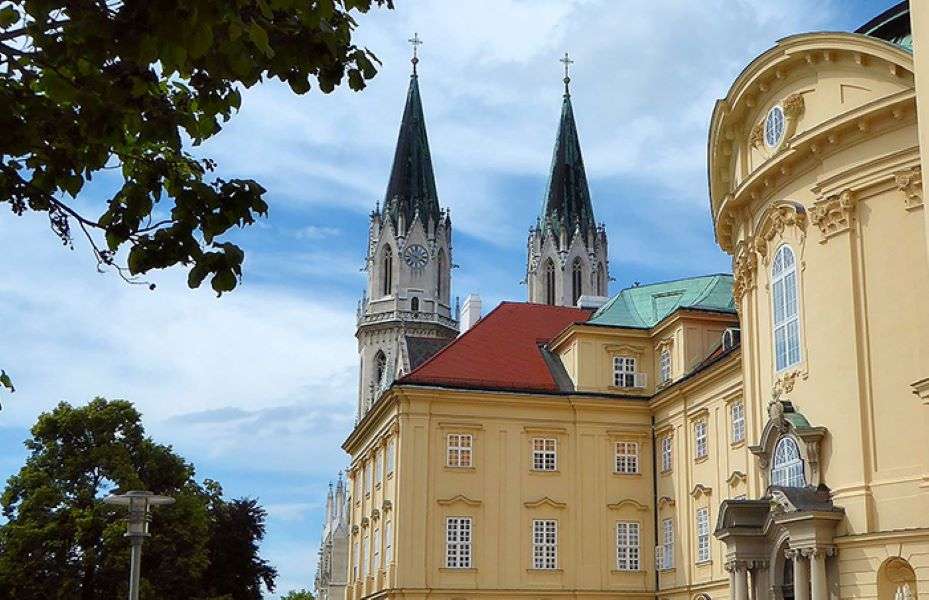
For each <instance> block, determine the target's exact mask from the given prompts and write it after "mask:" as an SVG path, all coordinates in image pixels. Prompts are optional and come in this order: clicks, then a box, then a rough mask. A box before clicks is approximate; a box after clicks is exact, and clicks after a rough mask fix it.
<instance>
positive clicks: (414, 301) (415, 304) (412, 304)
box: [410, 296, 419, 312]
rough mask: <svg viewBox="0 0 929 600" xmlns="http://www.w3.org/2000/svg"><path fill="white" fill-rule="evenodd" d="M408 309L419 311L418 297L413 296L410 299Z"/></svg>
mask: <svg viewBox="0 0 929 600" xmlns="http://www.w3.org/2000/svg"><path fill="white" fill-rule="evenodd" d="M410 310H411V311H413V312H419V298H417V297H416V296H413V298H412V299H411V300H410Z"/></svg>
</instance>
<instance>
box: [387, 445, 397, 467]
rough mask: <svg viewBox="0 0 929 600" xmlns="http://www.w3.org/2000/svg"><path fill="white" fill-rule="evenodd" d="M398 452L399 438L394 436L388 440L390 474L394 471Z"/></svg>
mask: <svg viewBox="0 0 929 600" xmlns="http://www.w3.org/2000/svg"><path fill="white" fill-rule="evenodd" d="M396 453H397V438H395V437H392V438H390V441H389V442H387V474H388V475H390V474H391V473H393V472H394V463H395V461H396V460H397V459H396Z"/></svg>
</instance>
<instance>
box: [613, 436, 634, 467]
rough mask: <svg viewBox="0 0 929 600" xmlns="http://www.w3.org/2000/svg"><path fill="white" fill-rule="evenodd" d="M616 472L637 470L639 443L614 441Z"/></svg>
mask: <svg viewBox="0 0 929 600" xmlns="http://www.w3.org/2000/svg"><path fill="white" fill-rule="evenodd" d="M614 468H615V472H616V473H627V474H631V473H638V472H639V443H638V442H616V464H615V467H614Z"/></svg>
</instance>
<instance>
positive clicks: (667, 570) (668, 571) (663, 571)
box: [658, 567, 675, 573]
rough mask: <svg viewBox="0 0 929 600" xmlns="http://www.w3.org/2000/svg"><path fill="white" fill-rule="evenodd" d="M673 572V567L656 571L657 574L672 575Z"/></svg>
mask: <svg viewBox="0 0 929 600" xmlns="http://www.w3.org/2000/svg"><path fill="white" fill-rule="evenodd" d="M674 570H675V569H674V567H667V568H665V569H658V572H659V573H673V572H674Z"/></svg>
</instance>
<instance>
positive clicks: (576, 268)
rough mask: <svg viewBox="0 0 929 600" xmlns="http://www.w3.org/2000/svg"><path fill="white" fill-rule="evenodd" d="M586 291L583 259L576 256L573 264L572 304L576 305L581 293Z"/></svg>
mask: <svg viewBox="0 0 929 600" xmlns="http://www.w3.org/2000/svg"><path fill="white" fill-rule="evenodd" d="M583 293H584V287H583V268H582V267H581V259H580V258H575V259H574V264H573V265H572V266H571V305H572V306H576V305H577V301H578V299H579V298H580V297H581V294H583Z"/></svg>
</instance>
